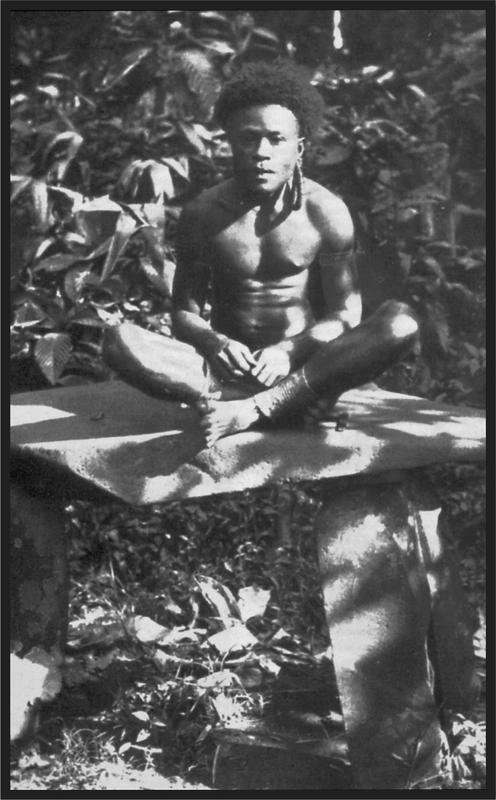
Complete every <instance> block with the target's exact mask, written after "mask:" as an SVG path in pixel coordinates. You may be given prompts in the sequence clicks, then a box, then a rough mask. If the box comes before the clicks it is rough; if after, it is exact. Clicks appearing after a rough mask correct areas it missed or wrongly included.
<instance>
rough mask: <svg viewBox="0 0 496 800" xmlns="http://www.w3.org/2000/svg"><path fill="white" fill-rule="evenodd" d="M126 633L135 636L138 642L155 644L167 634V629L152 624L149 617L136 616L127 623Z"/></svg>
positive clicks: (152, 621)
mask: <svg viewBox="0 0 496 800" xmlns="http://www.w3.org/2000/svg"><path fill="white" fill-rule="evenodd" d="M126 628H127V630H128V632H129V633H130V634H131V635H133V636H135V637H136V638H137V639H138V641H140V642H144V643H146V642H157V641H158V640H159V639H161V638H162V637H163V636H165V635H166V634H167V633H169V629H168V628H164V626H163V625H159V624H158V622H154V620H153V619H150V617H142V616H136V617H133V618H132V619H130V620H129V621H128V623H127V624H126Z"/></svg>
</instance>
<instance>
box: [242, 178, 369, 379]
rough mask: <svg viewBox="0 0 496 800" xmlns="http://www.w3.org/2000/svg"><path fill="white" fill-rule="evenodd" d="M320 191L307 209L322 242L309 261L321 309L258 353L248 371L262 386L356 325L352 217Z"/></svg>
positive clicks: (357, 305)
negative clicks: (294, 332)
mask: <svg viewBox="0 0 496 800" xmlns="http://www.w3.org/2000/svg"><path fill="white" fill-rule="evenodd" d="M324 192H325V195H324V197H323V200H321V198H319V200H320V202H318V203H315V204H314V206H313V208H311V209H310V213H311V217H312V220H311V221H312V222H313V224H315V225H316V227H317V228H318V230H319V232H320V234H321V237H322V244H321V247H320V250H319V254H318V256H317V259H316V263H315V264H314V266H316V267H318V269H319V279H320V289H321V292H322V297H323V301H324V305H325V308H326V312H325V313H324V315H323V316H322V317H321V318H320V319H319V321H318V322H316V323H315V324H314V325H312V326H311V327H309V328H307V329H306V330H305V331H303V332H302V333H299V334H298V335H297V336H293V337H290V338H288V339H285V340H283V341H281V342H279V343H278V344H276V345H273V346H271V347H267V348H264V350H262V351H260V354H259V355H258V358H257V360H258V367H257V368H256V369H255V370H253V371H252V374H254V375H256V377H258V379H259V380H260V381H262V382H263V383H264V384H265V385H266V386H269V385H272V384H273V383H275V382H277V381H278V380H280V379H281V378H282V377H285V375H284V373H285V374H286V375H287V374H289V372H290V371H291V370H294V369H295V368H297V367H299V366H300V365H301V364H303V363H304V362H305V361H306V359H307V358H309V356H310V355H311V354H312V353H313V352H314V350H315V348H316V346H317V344H318V343H320V342H330V341H332V340H333V339H337V337H338V336H341V334H342V333H344V332H345V331H347V330H349V329H351V328H354V327H356V326H357V325H358V324H359V322H360V319H361V314H362V301H361V295H360V290H359V286H358V273H357V268H356V263H355V251H354V231H353V222H352V219H351V216H350V213H349V211H348V209H347V208H346V206H345V204H344V203H343V202H342V201H341V200H339V199H338V198H336V197H334V196H333V195H330V193H328V192H326V191H325V190H324Z"/></svg>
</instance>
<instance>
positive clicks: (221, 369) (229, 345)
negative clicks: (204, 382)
mask: <svg viewBox="0 0 496 800" xmlns="http://www.w3.org/2000/svg"><path fill="white" fill-rule="evenodd" d="M209 361H210V364H211V365H212V367H213V369H214V370H215V371H216V372H217V374H218V375H219V377H220V378H223V379H224V380H232V379H233V378H241V377H243V376H245V375H249V374H250V373H251V372H252V370H253V368H254V367H256V363H257V362H256V361H255V357H254V356H253V354H252V352H251V350H250V348H249V347H247V346H246V345H245V344H242V342H238V341H236V339H228V340H227V342H226V343H225V344H224V345H223V347H222V349H221V350H219V351H218V352H217V353H215V354H214V355H213V356H211V357H210V358H209Z"/></svg>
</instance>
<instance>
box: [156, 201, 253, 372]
mask: <svg viewBox="0 0 496 800" xmlns="http://www.w3.org/2000/svg"><path fill="white" fill-rule="evenodd" d="M207 242H208V237H207V233H206V231H205V226H204V224H203V219H202V214H201V213H200V212H199V211H198V209H196V208H195V207H190V208H187V209H185V210H184V211H183V213H182V214H181V217H180V219H179V225H178V232H177V245H176V256H177V258H176V260H177V265H176V272H175V276H174V285H173V290H172V300H173V312H172V323H173V329H174V334H175V335H176V336H177V337H178V339H181V340H182V341H184V342H188V343H189V344H191V345H193V347H195V348H196V349H197V350H198V351H199V352H200V353H201V354H202V355H203V356H204V357H205V358H206V359H207V361H208V362H209V363H210V364H211V365H212V367H213V368H214V369H215V370H216V372H217V373H218V374H219V375H220V377H224V378H226V379H229V378H232V377H234V376H240V375H244V374H246V373H249V372H250V370H251V369H252V367H253V366H254V364H255V360H254V358H253V356H252V354H251V352H250V350H249V348H248V347H246V345H244V344H242V343H241V342H237V341H235V340H233V339H229V338H228V337H227V336H224V335H223V334H222V333H219V332H218V331H215V330H213V328H212V327H211V325H210V324H209V323H208V322H207V321H206V320H205V319H203V317H202V313H203V309H204V306H205V300H206V296H207V291H208V287H209V283H210V266H209V259H208V252H207V250H206V247H207Z"/></svg>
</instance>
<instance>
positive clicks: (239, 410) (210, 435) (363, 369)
mask: <svg viewBox="0 0 496 800" xmlns="http://www.w3.org/2000/svg"><path fill="white" fill-rule="evenodd" d="M417 336H418V325H417V322H416V319H415V317H414V316H413V313H412V311H411V310H410V308H409V307H408V306H407V305H406V304H405V303H400V302H397V301H387V302H385V303H383V304H382V305H381V306H380V307H379V308H378V309H377V311H376V312H375V313H374V314H372V315H371V316H370V317H368V318H367V319H366V320H365V321H364V322H363V323H361V324H360V325H358V326H357V327H356V328H353V329H352V330H350V331H347V332H346V333H344V334H342V335H341V336H339V337H338V338H337V339H334V340H333V341H331V342H325V343H319V344H318V345H317V347H316V349H315V351H314V353H313V354H312V355H311V356H310V358H309V359H308V360H307V362H306V363H305V364H304V365H303V367H301V368H300V369H299V370H297V371H296V372H294V373H292V374H291V375H289V376H288V377H287V378H285V379H284V380H282V381H281V382H280V383H278V384H277V385H276V386H274V387H272V388H271V389H267V390H265V391H262V392H259V393H257V394H254V395H252V396H250V397H248V398H245V399H239V400H231V401H227V402H226V401H222V400H214V399H208V398H207V399H204V400H202V401H201V402H200V404H199V409H200V413H201V414H202V416H203V427H204V430H205V435H206V441H207V445H211V444H213V442H215V441H216V440H217V439H218V438H220V437H222V436H226V435H228V434H231V433H236V432H238V431H241V430H245V429H246V428H249V427H251V426H252V425H254V424H255V423H256V422H258V421H259V420H260V419H263V418H264V417H265V418H268V419H276V418H278V417H280V416H282V415H287V414H288V413H291V412H295V411H299V410H302V409H304V408H305V407H306V406H308V405H310V404H313V403H315V402H316V401H317V400H318V399H319V398H321V397H326V398H327V399H328V400H330V401H331V402H334V403H335V402H336V401H337V399H338V397H339V395H341V394H342V393H343V392H345V391H347V390H348V389H353V388H355V387H357V386H360V385H362V384H364V383H368V382H369V381H373V380H375V379H377V378H378V377H379V375H381V373H382V372H384V371H385V370H386V369H388V368H389V367H391V366H393V364H395V363H397V362H398V361H401V360H402V359H403V358H405V356H406V355H408V353H409V352H411V350H412V349H413V347H414V344H415V342H416V341H417Z"/></svg>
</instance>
